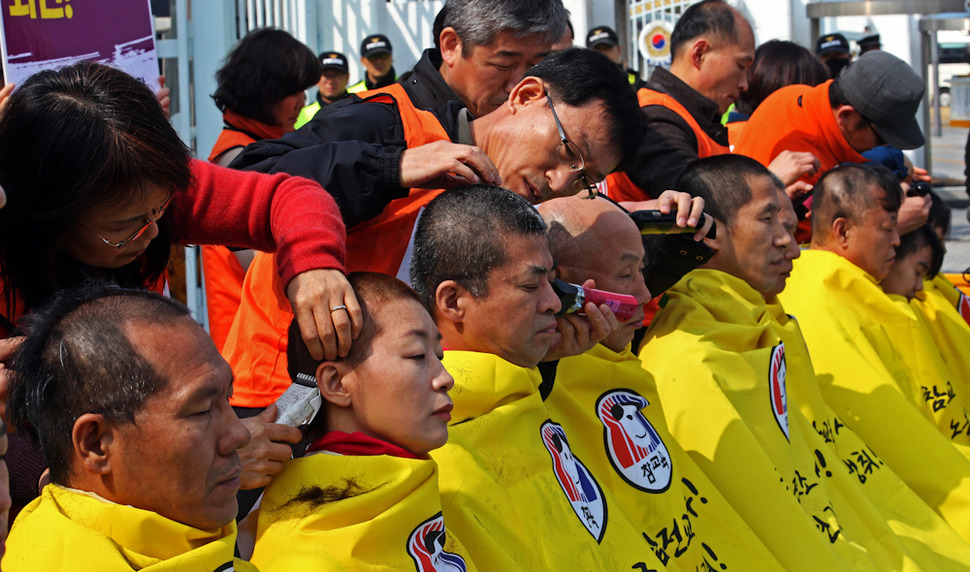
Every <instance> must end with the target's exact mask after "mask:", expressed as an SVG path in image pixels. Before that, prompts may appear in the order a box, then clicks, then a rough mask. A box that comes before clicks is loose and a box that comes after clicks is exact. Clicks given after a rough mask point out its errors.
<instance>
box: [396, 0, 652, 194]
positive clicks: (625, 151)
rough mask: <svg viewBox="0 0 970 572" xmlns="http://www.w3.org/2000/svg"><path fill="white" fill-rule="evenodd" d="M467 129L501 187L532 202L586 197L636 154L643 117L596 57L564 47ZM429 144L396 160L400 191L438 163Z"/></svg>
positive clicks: (620, 78) (617, 77)
mask: <svg viewBox="0 0 970 572" xmlns="http://www.w3.org/2000/svg"><path fill="white" fill-rule="evenodd" d="M449 13H450V12H449ZM470 128H471V135H472V138H473V140H474V143H475V145H477V146H478V147H479V148H481V150H482V151H484V153H485V154H486V155H487V156H488V158H489V159H491V161H492V163H494V165H495V168H496V169H497V170H498V173H499V175H500V176H501V181H502V185H503V186H504V187H506V188H508V189H510V190H512V191H515V192H516V193H517V194H519V195H521V196H522V197H525V198H526V199H527V200H528V201H529V202H532V203H539V202H541V201H544V200H547V199H550V198H553V197H557V196H569V195H573V194H576V193H578V192H586V191H587V190H588V189H591V188H592V187H593V185H594V184H595V183H597V182H599V181H601V180H603V179H604V178H605V177H606V175H607V174H609V173H610V172H611V171H613V170H614V169H615V168H616V167H617V166H618V165H619V164H620V162H621V160H622V159H623V158H624V157H626V156H632V154H633V153H634V152H635V149H636V147H637V144H638V143H639V140H640V136H641V134H642V130H643V117H642V114H641V113H640V109H639V107H638V105H637V102H636V98H635V97H634V96H633V94H632V93H631V92H630V89H629V86H628V84H627V80H626V77H625V76H624V74H623V72H622V71H621V70H620V69H619V68H617V67H616V66H615V65H610V63H609V60H607V59H606V58H605V57H603V56H602V55H600V54H598V53H596V52H592V51H590V50H583V49H579V48H571V49H568V50H564V51H562V52H557V53H555V54H553V55H551V56H549V57H548V58H546V59H545V60H543V61H542V62H541V63H540V64H539V65H537V66H535V67H533V68H532V69H531V70H529V72H528V75H527V76H526V77H525V78H524V79H522V81H520V82H518V83H517V84H516V85H515V87H514V88H512V90H511V93H510V94H509V97H508V100H507V101H505V102H504V103H502V104H501V106H500V107H499V108H498V109H496V110H495V111H492V112H491V113H489V114H488V115H486V116H484V117H480V118H478V119H476V120H474V121H472V122H471V124H470ZM435 145H438V143H431V144H429V145H424V146H421V147H416V148H413V149H408V150H406V151H405V152H404V153H403V154H402V157H401V185H402V186H405V187H414V186H428V185H427V184H426V182H427V181H426V180H424V181H422V180H420V179H417V180H416V179H415V177H413V176H411V174H410V173H412V172H423V173H425V174H427V173H426V172H427V170H428V167H427V165H428V164H429V162H430V161H433V160H434V158H435V156H438V157H440V153H439V152H438V151H440V149H439V148H438V147H433V146H435ZM425 148H427V149H425ZM419 150H421V151H419ZM423 151H428V152H431V153H432V156H431V157H427V156H425V154H424V153H423ZM447 168H448V169H450V171H449V172H454V171H455V168H454V167H453V166H452V165H451V164H449V165H448V166H447ZM466 169H467V167H466ZM465 178H466V179H468V180H477V178H473V177H471V176H469V175H465ZM417 183H420V184H417Z"/></svg>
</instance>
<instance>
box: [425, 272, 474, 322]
mask: <svg viewBox="0 0 970 572" xmlns="http://www.w3.org/2000/svg"><path fill="white" fill-rule="evenodd" d="M470 297H471V293H470V292H469V291H468V290H466V289H465V288H464V287H463V286H462V285H461V284H459V283H458V282H456V281H454V280H445V281H443V282H442V283H441V284H438V287H437V288H435V291H434V304H435V317H437V318H439V319H441V320H447V321H449V322H453V323H456V324H458V323H461V322H463V321H464V320H465V312H466V311H467V309H468V299H469V298H470Z"/></svg>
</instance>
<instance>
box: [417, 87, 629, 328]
mask: <svg viewBox="0 0 970 572" xmlns="http://www.w3.org/2000/svg"><path fill="white" fill-rule="evenodd" d="M628 89H629V88H628ZM545 232H546V223H545V221H544V220H542V217H541V216H540V215H539V212H538V211H536V209H535V207H533V206H532V205H531V204H529V201H527V200H525V199H524V198H522V197H520V196H519V195H517V194H515V193H513V192H512V191H510V190H508V189H503V188H501V187H496V186H494V185H488V184H484V183H481V184H477V185H468V186H465V187H459V188H457V189H454V190H449V191H445V192H444V193H442V194H440V195H438V196H437V197H435V199H434V200H432V201H431V202H430V203H429V204H428V206H427V207H426V208H425V210H424V212H423V213H422V214H421V218H420V220H418V227H417V230H416V231H415V235H414V251H413V254H412V256H411V286H412V287H413V288H414V291H415V292H417V293H418V296H420V297H421V301H422V302H423V303H424V305H425V307H426V308H427V309H428V311H429V312H431V315H432V316H434V315H435V310H434V304H435V299H434V298H435V291H436V290H437V288H438V285H439V284H441V283H442V282H444V281H445V280H455V281H456V282H458V284H460V285H461V286H462V287H463V288H465V289H466V290H468V292H469V293H470V294H471V295H472V296H475V297H477V298H481V297H484V296H487V295H488V274H489V272H490V271H491V270H492V269H494V268H498V267H500V266H502V265H503V264H505V263H506V262H507V253H506V251H505V247H504V246H503V245H504V244H505V242H506V237H507V236H508V235H510V234H512V235H520V236H529V235H545Z"/></svg>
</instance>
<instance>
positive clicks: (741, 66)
mask: <svg viewBox="0 0 970 572" xmlns="http://www.w3.org/2000/svg"><path fill="white" fill-rule="evenodd" d="M754 48H755V45H754V32H752V30H751V24H749V23H748V21H747V20H746V19H745V18H744V16H742V15H741V13H740V12H738V11H737V10H735V9H734V8H732V7H731V6H729V5H728V4H727V3H726V2H723V1H722V0H705V1H703V2H699V3H697V4H694V5H692V6H691V7H690V8H688V9H687V10H686V11H684V14H683V15H682V16H681V17H680V19H679V20H678V21H677V25H676V26H675V27H674V31H673V33H671V35H670V53H671V54H672V58H673V61H672V63H671V65H670V73H672V74H674V75H675V76H677V77H678V78H680V79H681V80H682V81H683V82H684V83H686V84H687V85H689V86H690V87H692V88H693V89H694V90H695V91H697V92H698V93H700V94H701V95H703V96H704V97H706V98H708V99H710V100H711V101H713V102H715V103H717V106H718V111H719V113H725V112H727V110H728V108H729V107H730V106H731V104H732V103H734V102H736V101H737V100H738V98H739V97H741V92H742V91H745V90H746V89H748V76H747V69H748V66H750V65H751V64H752V62H754Z"/></svg>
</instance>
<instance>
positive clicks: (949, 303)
mask: <svg viewBox="0 0 970 572" xmlns="http://www.w3.org/2000/svg"><path fill="white" fill-rule="evenodd" d="M910 304H912V305H913V307H914V308H915V309H916V310H917V313H916V315H917V317H918V318H920V319H921V320H922V321H923V325H924V326H925V327H926V328H927V330H928V331H929V333H930V336H931V337H932V338H933V341H934V342H935V344H936V348H937V349H938V350H939V351H940V355H942V356H943V361H944V362H946V365H947V367H948V368H949V369H950V372H951V373H952V374H953V381H954V383H955V384H956V385H957V390H958V391H960V392H961V393H963V394H965V395H970V393H968V392H970V324H968V323H967V320H970V302H968V300H967V296H966V295H965V294H963V293H962V292H960V291H959V290H957V289H956V288H955V287H954V286H953V283H952V282H950V281H949V280H947V279H946V278H945V277H944V276H943V275H942V274H939V275H937V276H936V278H933V279H932V280H926V281H924V282H923V291H922V292H917V294H916V298H914V299H913V300H912V301H911V302H910Z"/></svg>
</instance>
